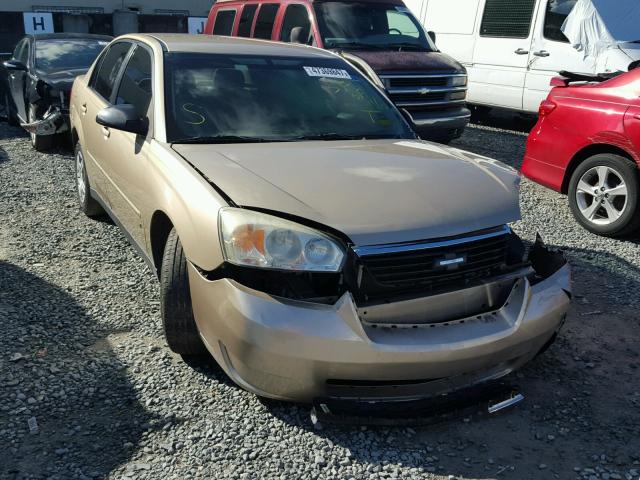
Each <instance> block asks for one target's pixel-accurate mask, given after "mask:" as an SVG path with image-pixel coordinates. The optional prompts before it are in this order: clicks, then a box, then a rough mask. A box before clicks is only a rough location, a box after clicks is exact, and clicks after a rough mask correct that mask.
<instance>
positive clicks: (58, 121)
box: [20, 107, 68, 135]
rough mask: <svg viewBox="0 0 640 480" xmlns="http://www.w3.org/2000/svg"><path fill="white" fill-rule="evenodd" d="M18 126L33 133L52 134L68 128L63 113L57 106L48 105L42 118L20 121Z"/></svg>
mask: <svg viewBox="0 0 640 480" xmlns="http://www.w3.org/2000/svg"><path fill="white" fill-rule="evenodd" d="M20 126H21V127H22V128H24V129H25V130H26V131H27V132H29V133H33V134H35V135H54V134H56V133H60V132H64V131H66V130H67V129H68V124H67V122H66V120H65V115H64V114H63V113H62V112H61V111H60V109H59V108H58V107H49V109H48V110H47V111H46V112H45V114H44V115H43V116H42V119H40V120H36V121H35V122H31V123H21V124H20Z"/></svg>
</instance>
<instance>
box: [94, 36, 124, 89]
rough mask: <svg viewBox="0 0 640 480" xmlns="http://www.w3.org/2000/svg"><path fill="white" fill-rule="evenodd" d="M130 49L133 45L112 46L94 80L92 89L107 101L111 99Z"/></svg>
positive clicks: (119, 44) (117, 44)
mask: <svg viewBox="0 0 640 480" xmlns="http://www.w3.org/2000/svg"><path fill="white" fill-rule="evenodd" d="M130 49H131V43H129V42H118V43H116V44H114V45H112V46H111V47H110V48H109V50H108V51H107V53H106V54H105V55H104V57H102V62H101V63H100V67H99V70H98V73H97V74H96V76H95V78H94V80H93V85H92V88H93V89H94V90H95V91H96V93H98V95H100V96H101V97H102V98H104V99H105V100H107V101H110V99H111V93H112V92H113V87H114V85H115V83H116V80H117V79H118V74H119V73H120V68H121V67H122V63H123V62H124V60H125V58H126V57H127V54H128V53H129V50H130Z"/></svg>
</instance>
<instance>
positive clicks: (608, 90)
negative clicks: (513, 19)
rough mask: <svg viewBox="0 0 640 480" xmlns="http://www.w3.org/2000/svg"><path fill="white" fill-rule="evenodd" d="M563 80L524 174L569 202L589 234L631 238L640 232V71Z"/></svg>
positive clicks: (532, 142) (531, 145)
mask: <svg viewBox="0 0 640 480" xmlns="http://www.w3.org/2000/svg"><path fill="white" fill-rule="evenodd" d="M561 74H563V75H565V76H563V77H557V78H554V79H553V81H552V82H551V84H552V86H554V87H555V88H554V89H553V90H552V91H551V93H550V94H549V96H548V97H547V99H546V100H545V101H543V102H542V104H541V105H540V116H539V119H538V123H537V124H536V126H535V127H534V128H533V130H532V131H531V133H530V135H529V139H528V141H527V151H526V154H525V158H524V163H523V165H522V173H523V174H524V175H525V176H527V177H528V178H530V179H531V180H533V181H535V182H538V183H540V184H542V185H544V186H546V187H549V188H551V189H553V190H555V191H557V192H561V193H564V194H567V195H568V197H569V205H570V207H571V211H572V213H573V215H574V217H575V218H576V220H577V221H578V222H579V223H580V224H582V225H583V226H584V227H585V228H586V229H587V230H589V231H591V232H593V233H597V234H599V235H606V236H621V235H627V234H630V233H632V232H634V231H635V230H638V229H639V228H640V212H639V211H638V187H639V176H638V166H639V165H640V69H635V70H631V71H630V72H628V73H624V74H621V75H618V76H615V77H613V78H611V79H604V78H595V77H585V76H581V75H574V74H566V73H565V72H562V73H561ZM602 80H604V81H602ZM575 82H579V83H577V84H576V83H575Z"/></svg>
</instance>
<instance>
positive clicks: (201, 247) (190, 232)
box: [147, 142, 228, 271]
mask: <svg viewBox="0 0 640 480" xmlns="http://www.w3.org/2000/svg"><path fill="white" fill-rule="evenodd" d="M151 148H152V157H153V158H154V164H155V166H156V168H157V171H156V172H154V173H152V174H153V175H155V176H156V179H155V180H154V183H155V184H156V192H157V194H156V199H155V200H154V207H153V211H151V212H149V215H148V216H147V218H148V222H147V232H149V234H148V235H147V239H148V240H147V249H148V251H149V252H152V251H153V250H152V243H153V242H152V238H151V235H152V232H151V220H152V218H153V214H154V213H156V212H158V211H161V212H163V213H164V214H165V215H166V216H167V217H168V218H169V220H170V221H171V223H172V225H173V227H174V228H175V229H176V231H177V232H178V236H179V237H180V242H181V243H182V248H183V249H184V252H185V255H186V256H187V259H188V260H189V261H190V262H191V263H193V264H194V265H196V266H197V267H198V268H200V269H202V270H206V271H211V270H215V269H216V268H218V267H219V266H220V265H221V264H222V263H223V261H224V258H223V254H222V246H221V244H220V237H219V234H218V210H220V208H221V207H223V206H227V205H228V204H227V202H226V201H225V200H224V199H223V198H222V196H221V195H219V194H218V193H217V191H216V190H215V188H213V186H212V184H211V183H210V182H209V180H208V179H206V178H205V177H204V176H203V175H202V174H201V173H200V172H198V171H197V170H196V169H195V168H194V167H192V166H191V165H190V164H189V163H188V162H187V161H186V160H185V159H184V158H182V157H180V155H179V154H178V153H177V152H175V151H173V150H172V149H171V148H170V147H169V146H168V145H166V144H161V143H159V142H152V146H151Z"/></svg>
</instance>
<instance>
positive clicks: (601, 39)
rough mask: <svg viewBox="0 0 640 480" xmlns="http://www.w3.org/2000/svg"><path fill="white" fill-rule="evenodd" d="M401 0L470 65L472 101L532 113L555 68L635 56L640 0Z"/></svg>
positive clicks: (609, 67)
mask: <svg viewBox="0 0 640 480" xmlns="http://www.w3.org/2000/svg"><path fill="white" fill-rule="evenodd" d="M405 3H406V4H407V6H409V8H411V9H412V10H413V12H414V14H415V16H416V17H417V18H418V19H419V20H420V21H421V23H422V24H423V25H424V26H425V29H426V30H429V31H432V32H434V33H435V37H436V44H437V46H438V48H439V49H440V50H442V51H443V52H445V53H448V54H449V55H451V56H452V57H453V58H455V59H456V60H458V61H459V62H460V63H462V64H463V65H464V66H465V67H466V68H467V70H468V72H469V90H468V94H467V100H468V102H469V103H471V104H476V105H484V106H488V107H502V108H509V109H513V110H518V111H524V112H537V111H538V107H539V105H540V102H541V101H542V100H544V99H545V98H546V96H547V94H548V93H549V90H550V88H551V87H550V86H549V82H550V80H551V78H552V77H554V76H556V75H558V72H560V71H562V70H566V71H570V72H576V73H585V74H596V73H605V72H614V71H627V70H628V67H629V64H630V63H632V62H633V61H635V60H638V59H640V28H639V27H638V25H640V1H638V0H405ZM569 39H571V40H569Z"/></svg>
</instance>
